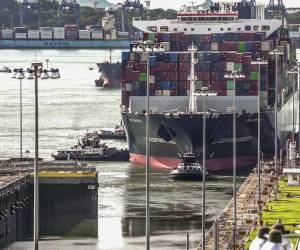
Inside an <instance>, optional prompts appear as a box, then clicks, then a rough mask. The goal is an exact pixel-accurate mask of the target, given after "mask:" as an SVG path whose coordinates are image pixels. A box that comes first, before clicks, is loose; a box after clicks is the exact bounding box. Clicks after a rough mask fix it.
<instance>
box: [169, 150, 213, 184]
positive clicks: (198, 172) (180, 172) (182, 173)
mask: <svg viewBox="0 0 300 250" xmlns="http://www.w3.org/2000/svg"><path fill="white" fill-rule="evenodd" d="M204 171H205V172H204ZM203 173H205V176H206V177H209V174H208V172H207V170H203V167H202V165H201V164H200V163H199V160H198V159H197V156H196V155H195V153H194V152H193V151H192V150H189V151H187V152H185V154H184V155H183V156H182V160H181V162H180V163H179V165H178V166H177V168H176V169H173V170H172V171H171V173H170V175H169V177H170V178H172V179H174V180H202V178H203Z"/></svg>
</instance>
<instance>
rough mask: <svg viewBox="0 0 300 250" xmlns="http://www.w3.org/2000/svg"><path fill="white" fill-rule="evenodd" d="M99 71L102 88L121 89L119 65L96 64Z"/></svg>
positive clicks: (120, 68)
mask: <svg viewBox="0 0 300 250" xmlns="http://www.w3.org/2000/svg"><path fill="white" fill-rule="evenodd" d="M97 66H98V68H99V71H100V70H101V71H102V78H103V87H104V88H121V83H122V64H121V63H108V62H106V63H97Z"/></svg>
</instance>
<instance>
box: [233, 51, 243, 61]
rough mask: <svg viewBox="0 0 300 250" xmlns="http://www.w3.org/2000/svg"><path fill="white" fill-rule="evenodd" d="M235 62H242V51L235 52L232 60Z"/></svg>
mask: <svg viewBox="0 0 300 250" xmlns="http://www.w3.org/2000/svg"><path fill="white" fill-rule="evenodd" d="M233 61H234V62H235V63H242V61H243V53H235V57H234V60H233Z"/></svg>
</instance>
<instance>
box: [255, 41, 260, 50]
mask: <svg viewBox="0 0 300 250" xmlns="http://www.w3.org/2000/svg"><path fill="white" fill-rule="evenodd" d="M253 50H254V51H259V50H261V42H254V43H253Z"/></svg>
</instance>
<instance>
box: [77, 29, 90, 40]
mask: <svg viewBox="0 0 300 250" xmlns="http://www.w3.org/2000/svg"><path fill="white" fill-rule="evenodd" d="M79 39H91V33H90V31H89V30H79Z"/></svg>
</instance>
